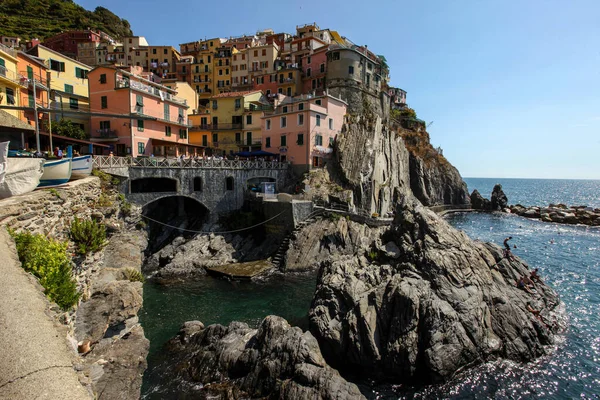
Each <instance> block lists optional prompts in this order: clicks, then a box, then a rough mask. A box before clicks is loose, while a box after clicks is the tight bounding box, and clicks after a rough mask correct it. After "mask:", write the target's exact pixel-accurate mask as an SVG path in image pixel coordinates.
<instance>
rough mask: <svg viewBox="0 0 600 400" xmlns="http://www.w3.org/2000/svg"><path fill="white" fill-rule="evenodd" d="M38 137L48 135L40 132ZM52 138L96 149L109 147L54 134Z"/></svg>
mask: <svg viewBox="0 0 600 400" xmlns="http://www.w3.org/2000/svg"><path fill="white" fill-rule="evenodd" d="M40 135H43V136H50V134H49V133H48V132H42V131H40ZM52 137H53V138H54V139H60V140H64V141H65V142H71V143H83V144H91V145H94V146H96V147H110V145H108V144H102V143H97V142H90V141H89V140H83V139H73V138H70V137H68V136H62V135H57V134H56V133H53V134H52Z"/></svg>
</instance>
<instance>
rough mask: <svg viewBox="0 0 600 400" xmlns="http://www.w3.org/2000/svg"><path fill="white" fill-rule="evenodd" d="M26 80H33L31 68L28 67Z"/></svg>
mask: <svg viewBox="0 0 600 400" xmlns="http://www.w3.org/2000/svg"><path fill="white" fill-rule="evenodd" d="M27 78H28V79H33V68H31V67H30V66H29V65H28V66H27Z"/></svg>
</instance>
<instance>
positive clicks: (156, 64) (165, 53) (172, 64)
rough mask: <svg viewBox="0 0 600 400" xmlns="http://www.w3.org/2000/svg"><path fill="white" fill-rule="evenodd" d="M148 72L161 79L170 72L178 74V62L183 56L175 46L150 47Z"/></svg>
mask: <svg viewBox="0 0 600 400" xmlns="http://www.w3.org/2000/svg"><path fill="white" fill-rule="evenodd" d="M147 49H148V50H147V51H148V70H149V71H150V72H153V73H155V74H156V75H158V76H160V77H161V78H166V77H167V74H168V73H170V72H176V64H177V61H179V60H180V59H181V54H179V51H177V50H176V49H175V48H174V47H173V46H148V48H147Z"/></svg>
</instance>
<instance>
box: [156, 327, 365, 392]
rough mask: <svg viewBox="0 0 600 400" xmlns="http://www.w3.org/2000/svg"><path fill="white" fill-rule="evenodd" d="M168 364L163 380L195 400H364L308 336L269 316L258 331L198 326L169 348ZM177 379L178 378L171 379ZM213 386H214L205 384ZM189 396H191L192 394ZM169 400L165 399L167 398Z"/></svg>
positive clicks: (176, 338) (181, 332)
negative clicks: (185, 387)
mask: <svg viewBox="0 0 600 400" xmlns="http://www.w3.org/2000/svg"><path fill="white" fill-rule="evenodd" d="M166 347H167V349H168V351H169V358H170V359H171V360H173V359H176V360H177V364H176V365H174V366H173V365H170V366H169V367H167V368H166V371H161V373H164V374H166V375H167V377H164V376H163V381H165V382H169V381H175V379H176V382H178V383H177V385H178V387H180V385H181V381H182V380H183V381H184V382H185V383H186V384H189V385H190V387H192V388H194V389H195V392H196V393H194V396H195V397H194V396H192V397H194V398H205V397H206V398H209V397H208V396H213V395H223V394H224V393H225V394H227V395H226V396H224V397H225V398H236V399H237V398H263V397H265V398H266V397H268V398H280V399H363V398H364V397H363V396H362V394H361V393H360V391H359V390H358V387H357V386H356V385H354V384H353V383H349V382H347V381H346V380H345V379H344V378H342V377H341V376H340V375H339V373H338V372H337V371H336V370H335V369H333V368H331V367H329V366H328V365H327V363H326V362H325V360H324V359H323V356H322V355H321V351H320V350H319V344H318V343H317V341H316V340H315V338H314V337H313V336H312V335H311V333H310V332H302V330H301V329H300V328H297V327H291V326H290V325H289V324H288V323H287V322H286V321H285V320H284V319H283V318H281V317H276V316H268V317H266V318H265V319H264V320H263V321H262V322H261V324H260V326H259V328H258V329H250V328H249V327H248V325H247V324H245V323H241V322H232V323H231V324H229V326H227V327H225V326H222V325H210V326H208V327H206V328H204V326H203V325H202V323H200V322H198V321H194V322H191V323H187V324H186V325H184V326H183V327H182V330H181V331H180V332H179V335H178V336H177V337H175V338H174V339H171V341H169V342H168V343H167V345H166ZM173 374H177V376H169V375H173ZM208 383H210V385H207V384H208ZM188 394H189V393H188ZM165 395H166V394H165Z"/></svg>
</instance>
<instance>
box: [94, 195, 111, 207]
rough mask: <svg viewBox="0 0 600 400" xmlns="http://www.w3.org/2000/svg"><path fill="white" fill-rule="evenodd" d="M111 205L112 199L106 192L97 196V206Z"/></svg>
mask: <svg viewBox="0 0 600 400" xmlns="http://www.w3.org/2000/svg"><path fill="white" fill-rule="evenodd" d="M112 205H113V201H112V199H111V198H110V196H109V195H107V194H106V193H100V196H98V200H97V201H96V206H97V207H111V206H112Z"/></svg>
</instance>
